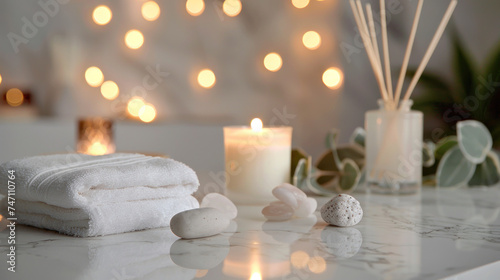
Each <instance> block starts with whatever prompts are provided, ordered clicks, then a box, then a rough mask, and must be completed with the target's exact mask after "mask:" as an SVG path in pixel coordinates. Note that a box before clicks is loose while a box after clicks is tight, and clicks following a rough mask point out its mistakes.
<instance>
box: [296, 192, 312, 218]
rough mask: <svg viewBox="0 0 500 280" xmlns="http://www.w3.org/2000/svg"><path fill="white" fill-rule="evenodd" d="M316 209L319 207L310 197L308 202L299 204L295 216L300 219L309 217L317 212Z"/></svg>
mask: <svg viewBox="0 0 500 280" xmlns="http://www.w3.org/2000/svg"><path fill="white" fill-rule="evenodd" d="M316 207H318V202H317V201H316V199H314V198H312V197H308V198H306V200H304V201H302V202H301V203H299V207H298V208H297V209H295V216H296V217H299V218H304V217H308V216H309V215H311V214H312V213H314V211H316Z"/></svg>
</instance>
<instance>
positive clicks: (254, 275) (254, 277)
mask: <svg viewBox="0 0 500 280" xmlns="http://www.w3.org/2000/svg"><path fill="white" fill-rule="evenodd" d="M250 280H262V275H260V272H254V273H252V276H250Z"/></svg>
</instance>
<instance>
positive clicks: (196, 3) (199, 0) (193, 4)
mask: <svg viewBox="0 0 500 280" xmlns="http://www.w3.org/2000/svg"><path fill="white" fill-rule="evenodd" d="M204 10H205V2H204V1H203V0H187V1H186V11H187V12H188V13H189V14H190V15H192V16H194V17H196V16H199V15H201V14H202V13H203V11H204Z"/></svg>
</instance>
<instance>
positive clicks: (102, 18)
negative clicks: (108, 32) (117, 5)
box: [92, 5, 113, 25]
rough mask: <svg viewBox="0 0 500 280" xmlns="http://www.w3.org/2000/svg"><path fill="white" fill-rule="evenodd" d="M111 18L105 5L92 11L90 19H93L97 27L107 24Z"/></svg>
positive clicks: (111, 15) (109, 11)
mask: <svg viewBox="0 0 500 280" xmlns="http://www.w3.org/2000/svg"><path fill="white" fill-rule="evenodd" d="M112 17H113V13H111V10H110V9H109V7H108V6H105V5H100V6H97V7H96V8H95V9H94V12H93V13H92V18H93V19H94V22H95V23H96V24H99V25H106V24H108V23H109V22H110V21H111V18H112Z"/></svg>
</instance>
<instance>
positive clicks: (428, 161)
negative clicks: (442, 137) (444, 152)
mask: <svg viewBox="0 0 500 280" xmlns="http://www.w3.org/2000/svg"><path fill="white" fill-rule="evenodd" d="M434 148H435V146H434V143H432V142H429V143H424V144H423V146H422V165H423V166H424V167H431V166H432V165H434V162H435V157H434Z"/></svg>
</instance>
